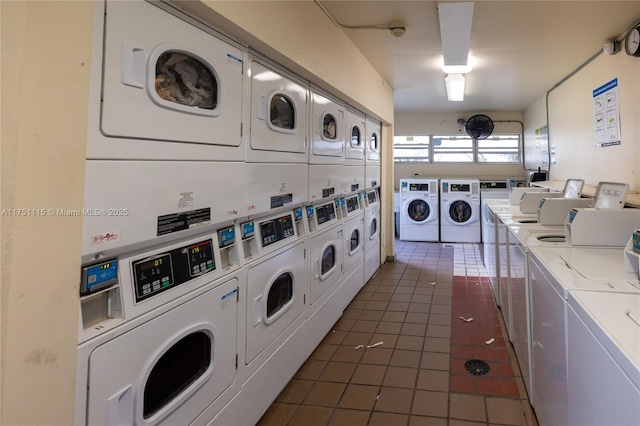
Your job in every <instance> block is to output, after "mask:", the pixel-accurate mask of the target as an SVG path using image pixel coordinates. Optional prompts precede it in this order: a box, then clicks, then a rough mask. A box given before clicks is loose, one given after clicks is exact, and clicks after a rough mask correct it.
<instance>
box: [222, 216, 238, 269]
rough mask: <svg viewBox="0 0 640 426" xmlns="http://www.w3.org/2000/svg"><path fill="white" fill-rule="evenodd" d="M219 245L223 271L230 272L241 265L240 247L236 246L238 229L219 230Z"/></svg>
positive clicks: (231, 227)
mask: <svg viewBox="0 0 640 426" xmlns="http://www.w3.org/2000/svg"><path fill="white" fill-rule="evenodd" d="M218 244H219V246H220V263H221V265H220V266H221V267H222V269H225V270H229V269H231V268H232V267H234V266H238V265H239V264H240V256H239V255H238V246H237V244H236V229H235V227H233V226H230V227H228V228H223V229H219V230H218Z"/></svg>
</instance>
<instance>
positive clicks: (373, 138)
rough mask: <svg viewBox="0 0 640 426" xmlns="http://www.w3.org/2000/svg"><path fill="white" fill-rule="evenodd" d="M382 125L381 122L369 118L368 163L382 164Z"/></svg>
mask: <svg viewBox="0 0 640 426" xmlns="http://www.w3.org/2000/svg"><path fill="white" fill-rule="evenodd" d="M380 135H381V127H380V122H379V121H375V120H373V119H371V118H367V149H366V164H367V165H376V164H380V143H381V139H380Z"/></svg>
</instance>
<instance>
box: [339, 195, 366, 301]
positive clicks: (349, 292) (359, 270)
mask: <svg viewBox="0 0 640 426" xmlns="http://www.w3.org/2000/svg"><path fill="white" fill-rule="evenodd" d="M343 212H344V217H345V219H344V222H343V225H342V235H343V237H344V239H343V240H344V246H343V247H344V248H343V255H344V256H343V271H344V273H343V283H342V288H343V291H342V296H341V297H340V298H339V300H340V302H341V303H342V309H344V308H346V307H347V305H349V303H351V301H352V300H353V298H354V297H355V296H356V294H358V292H359V291H360V289H361V288H362V286H363V285H364V242H365V229H364V197H363V193H362V192H359V193H357V194H352V195H349V196H347V197H345V205H344V207H343Z"/></svg>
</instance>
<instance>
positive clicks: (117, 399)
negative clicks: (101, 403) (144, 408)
mask: <svg viewBox="0 0 640 426" xmlns="http://www.w3.org/2000/svg"><path fill="white" fill-rule="evenodd" d="M133 414H134V413H133V389H132V386H131V385H128V386H127V387H125V388H124V389H122V390H120V391H118V392H117V393H115V394H114V395H112V396H111V397H110V398H109V399H108V400H107V418H106V425H107V426H112V425H113V426H120V425H132V424H134V419H133V418H134V415H133Z"/></svg>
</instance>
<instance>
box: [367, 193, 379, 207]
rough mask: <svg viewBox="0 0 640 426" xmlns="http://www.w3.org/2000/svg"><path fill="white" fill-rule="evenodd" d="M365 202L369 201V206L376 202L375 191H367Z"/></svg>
mask: <svg viewBox="0 0 640 426" xmlns="http://www.w3.org/2000/svg"><path fill="white" fill-rule="evenodd" d="M367 200H369V204H373V203H375V202H376V201H378V200H377V199H376V192H375V191H369V192H367Z"/></svg>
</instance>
